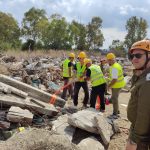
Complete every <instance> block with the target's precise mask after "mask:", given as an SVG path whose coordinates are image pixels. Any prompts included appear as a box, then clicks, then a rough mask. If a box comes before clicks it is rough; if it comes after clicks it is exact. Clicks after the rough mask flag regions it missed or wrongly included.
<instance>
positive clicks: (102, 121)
mask: <svg viewBox="0 0 150 150" xmlns="http://www.w3.org/2000/svg"><path fill="white" fill-rule="evenodd" d="M94 119H95V120H96V125H97V128H98V132H99V134H100V136H101V138H102V140H103V142H104V144H105V145H108V144H109V142H110V137H111V136H112V135H113V131H112V126H111V125H110V124H109V123H108V121H107V120H106V118H105V117H104V116H103V114H102V113H99V114H98V115H97V116H95V117H94Z"/></svg>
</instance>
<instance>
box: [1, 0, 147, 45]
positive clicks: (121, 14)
mask: <svg viewBox="0 0 150 150" xmlns="http://www.w3.org/2000/svg"><path fill="white" fill-rule="evenodd" d="M31 7H35V8H39V9H44V10H45V11H46V13H47V15H48V16H50V15H51V14H54V13H59V14H61V15H62V16H63V17H65V18H66V19H67V21H71V20H73V19H74V20H76V21H78V22H81V23H83V24H87V23H88V22H90V21H91V18H92V17H93V16H99V17H100V18H101V19H102V20H103V23H102V32H103V35H104V38H105V42H104V45H103V48H108V46H109V45H110V44H111V42H112V40H115V39H119V40H124V37H125V35H126V29H125V25H126V21H127V20H128V19H129V18H130V17H132V16H137V17H142V18H144V19H145V20H146V21H147V22H148V25H149V26H150V17H149V16H150V15H149V14H150V0H0V11H2V12H6V13H11V14H12V15H13V17H14V18H15V19H16V20H17V21H18V22H19V23H21V20H22V18H23V16H24V13H25V12H27V11H28V10H29V9H30V8H31ZM149 37H150V28H149V29H148V38H149Z"/></svg>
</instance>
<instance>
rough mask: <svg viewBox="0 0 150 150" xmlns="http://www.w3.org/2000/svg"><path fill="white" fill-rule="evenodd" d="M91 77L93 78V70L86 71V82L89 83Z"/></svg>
mask: <svg viewBox="0 0 150 150" xmlns="http://www.w3.org/2000/svg"><path fill="white" fill-rule="evenodd" d="M90 76H91V70H90V69H87V71H86V76H85V78H84V79H85V80H86V81H89V80H90Z"/></svg>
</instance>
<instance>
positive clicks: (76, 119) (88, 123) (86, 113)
mask: <svg viewBox="0 0 150 150" xmlns="http://www.w3.org/2000/svg"><path fill="white" fill-rule="evenodd" d="M97 114H98V111H96V110H95V109H94V108H87V109H84V110H82V111H78V112H77V113H74V114H72V115H70V116H69V117H68V123H69V124H70V125H72V126H74V127H78V128H80V129H83V130H86V131H88V132H91V133H96V134H98V129H97V126H96V122H95V119H94V117H95V116H96V115H97Z"/></svg>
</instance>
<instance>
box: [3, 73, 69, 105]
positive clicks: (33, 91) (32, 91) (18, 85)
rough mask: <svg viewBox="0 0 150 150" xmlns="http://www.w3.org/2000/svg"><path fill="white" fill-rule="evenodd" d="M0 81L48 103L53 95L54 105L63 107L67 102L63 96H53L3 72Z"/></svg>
mask: <svg viewBox="0 0 150 150" xmlns="http://www.w3.org/2000/svg"><path fill="white" fill-rule="evenodd" d="M0 82H3V83H5V84H7V85H10V86H13V87H16V88H18V89H20V90H22V91H24V92H26V93H28V95H29V96H31V97H33V98H35V99H39V100H41V101H43V102H46V103H49V102H50V100H51V98H53V97H54V98H55V102H54V105H56V106H60V107H63V106H64V105H65V103H66V101H65V100H63V99H62V98H60V97H58V96H56V95H54V96H53V95H52V94H50V93H47V92H44V91H42V90H40V89H37V88H35V87H32V86H30V85H27V84H25V83H22V82H20V81H17V80H15V79H12V78H10V77H7V76H5V75H2V74H0Z"/></svg>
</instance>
